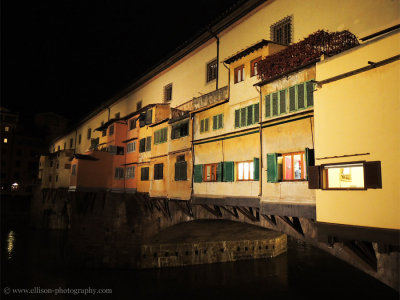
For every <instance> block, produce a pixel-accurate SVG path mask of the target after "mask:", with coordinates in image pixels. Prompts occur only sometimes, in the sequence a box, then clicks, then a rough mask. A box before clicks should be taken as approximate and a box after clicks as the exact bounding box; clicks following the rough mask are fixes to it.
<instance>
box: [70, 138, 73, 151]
mask: <svg viewBox="0 0 400 300" xmlns="http://www.w3.org/2000/svg"><path fill="white" fill-rule="evenodd" d="M73 145H74V139H70V140H69V148H70V149H72V146H73Z"/></svg>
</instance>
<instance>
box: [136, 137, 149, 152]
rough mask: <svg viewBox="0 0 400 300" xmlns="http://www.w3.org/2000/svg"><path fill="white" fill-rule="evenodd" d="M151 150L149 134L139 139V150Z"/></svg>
mask: <svg viewBox="0 0 400 300" xmlns="http://www.w3.org/2000/svg"><path fill="white" fill-rule="evenodd" d="M150 150H151V136H148V137H147V138H143V139H140V141H139V152H147V151H150Z"/></svg>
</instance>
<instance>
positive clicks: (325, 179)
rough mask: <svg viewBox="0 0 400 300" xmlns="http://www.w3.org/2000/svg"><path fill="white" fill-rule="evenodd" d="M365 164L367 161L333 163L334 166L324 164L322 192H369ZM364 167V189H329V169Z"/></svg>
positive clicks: (322, 166)
mask: <svg viewBox="0 0 400 300" xmlns="http://www.w3.org/2000/svg"><path fill="white" fill-rule="evenodd" d="M365 162H366V161H352V162H342V163H332V164H323V165H321V168H322V188H321V189H322V190H326V191H363V190H367V189H368V188H367V185H366V182H365ZM349 165H353V166H362V167H363V184H364V187H345V188H340V187H333V188H330V187H329V177H328V169H329V168H339V166H349Z"/></svg>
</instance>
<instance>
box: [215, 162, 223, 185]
mask: <svg viewBox="0 0 400 300" xmlns="http://www.w3.org/2000/svg"><path fill="white" fill-rule="evenodd" d="M222 165H223V163H222V162H220V163H218V165H217V178H216V179H217V181H222Z"/></svg>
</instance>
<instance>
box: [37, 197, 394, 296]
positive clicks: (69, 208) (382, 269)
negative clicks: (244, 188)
mask: <svg viewBox="0 0 400 300" xmlns="http://www.w3.org/2000/svg"><path fill="white" fill-rule="evenodd" d="M35 195H36V196H35V199H34V203H33V205H32V215H33V216H34V217H33V218H32V220H33V221H34V225H35V226H36V227H47V228H50V229H64V230H68V251H67V253H68V259H69V260H70V261H71V263H74V264H78V265H85V266H92V267H111V268H113V267H124V268H137V267H140V266H139V258H140V253H141V245H142V244H143V241H145V240H147V239H149V238H151V237H152V236H154V235H156V234H157V233H159V232H160V231H161V230H163V229H166V228H168V227H171V226H173V225H176V224H179V223H185V222H189V221H193V220H202V219H215V220H217V219H220V220H230V221H236V222H242V223H248V224H252V225H256V226H259V227H263V228H267V229H271V230H274V231H277V232H280V233H284V234H287V235H290V236H292V237H294V238H296V239H299V240H303V241H305V242H307V243H310V244H312V245H314V246H316V247H319V248H321V249H323V250H325V251H327V252H329V253H330V254H332V255H334V256H336V257H338V258H340V259H342V260H344V261H346V262H348V263H350V264H351V265H353V266H355V267H356V268H358V269H360V270H363V271H364V272H366V273H368V274H369V275H371V276H373V277H375V278H376V279H378V280H380V281H382V282H383V283H385V284H387V285H388V286H391V287H392V288H394V289H396V290H399V269H400V266H399V261H400V259H399V258H400V256H399V249H397V248H393V247H392V246H386V247H385V244H384V243H377V242H375V241H373V240H372V241H371V240H368V239H366V238H364V237H363V236H361V237H360V238H357V237H356V236H355V235H348V236H345V237H344V238H340V236H339V235H338V234H337V233H335V232H329V231H327V230H325V229H324V230H321V227H320V225H321V224H319V223H318V222H315V212H314V214H313V213H312V210H311V209H310V206H302V207H301V208H299V207H296V206H293V205H284V206H282V207H281V208H279V209H278V204H276V203H273V204H271V203H263V202H261V204H259V205H258V206H257V205H255V204H251V205H250V206H241V205H240V202H238V201H236V202H235V201H233V202H231V203H229V202H221V203H215V202H214V203H207V202H204V201H203V202H199V200H198V199H192V200H190V201H186V200H185V201H184V200H177V199H165V198H149V197H148V195H147V194H141V193H136V194H122V193H120V194H117V193H110V192H105V191H92V192H82V191H75V192H67V191H57V192H55V191H44V192H43V191H42V192H36V194H35ZM229 204H230V205H229ZM339 232H342V231H339ZM324 234H325V238H324Z"/></svg>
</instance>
